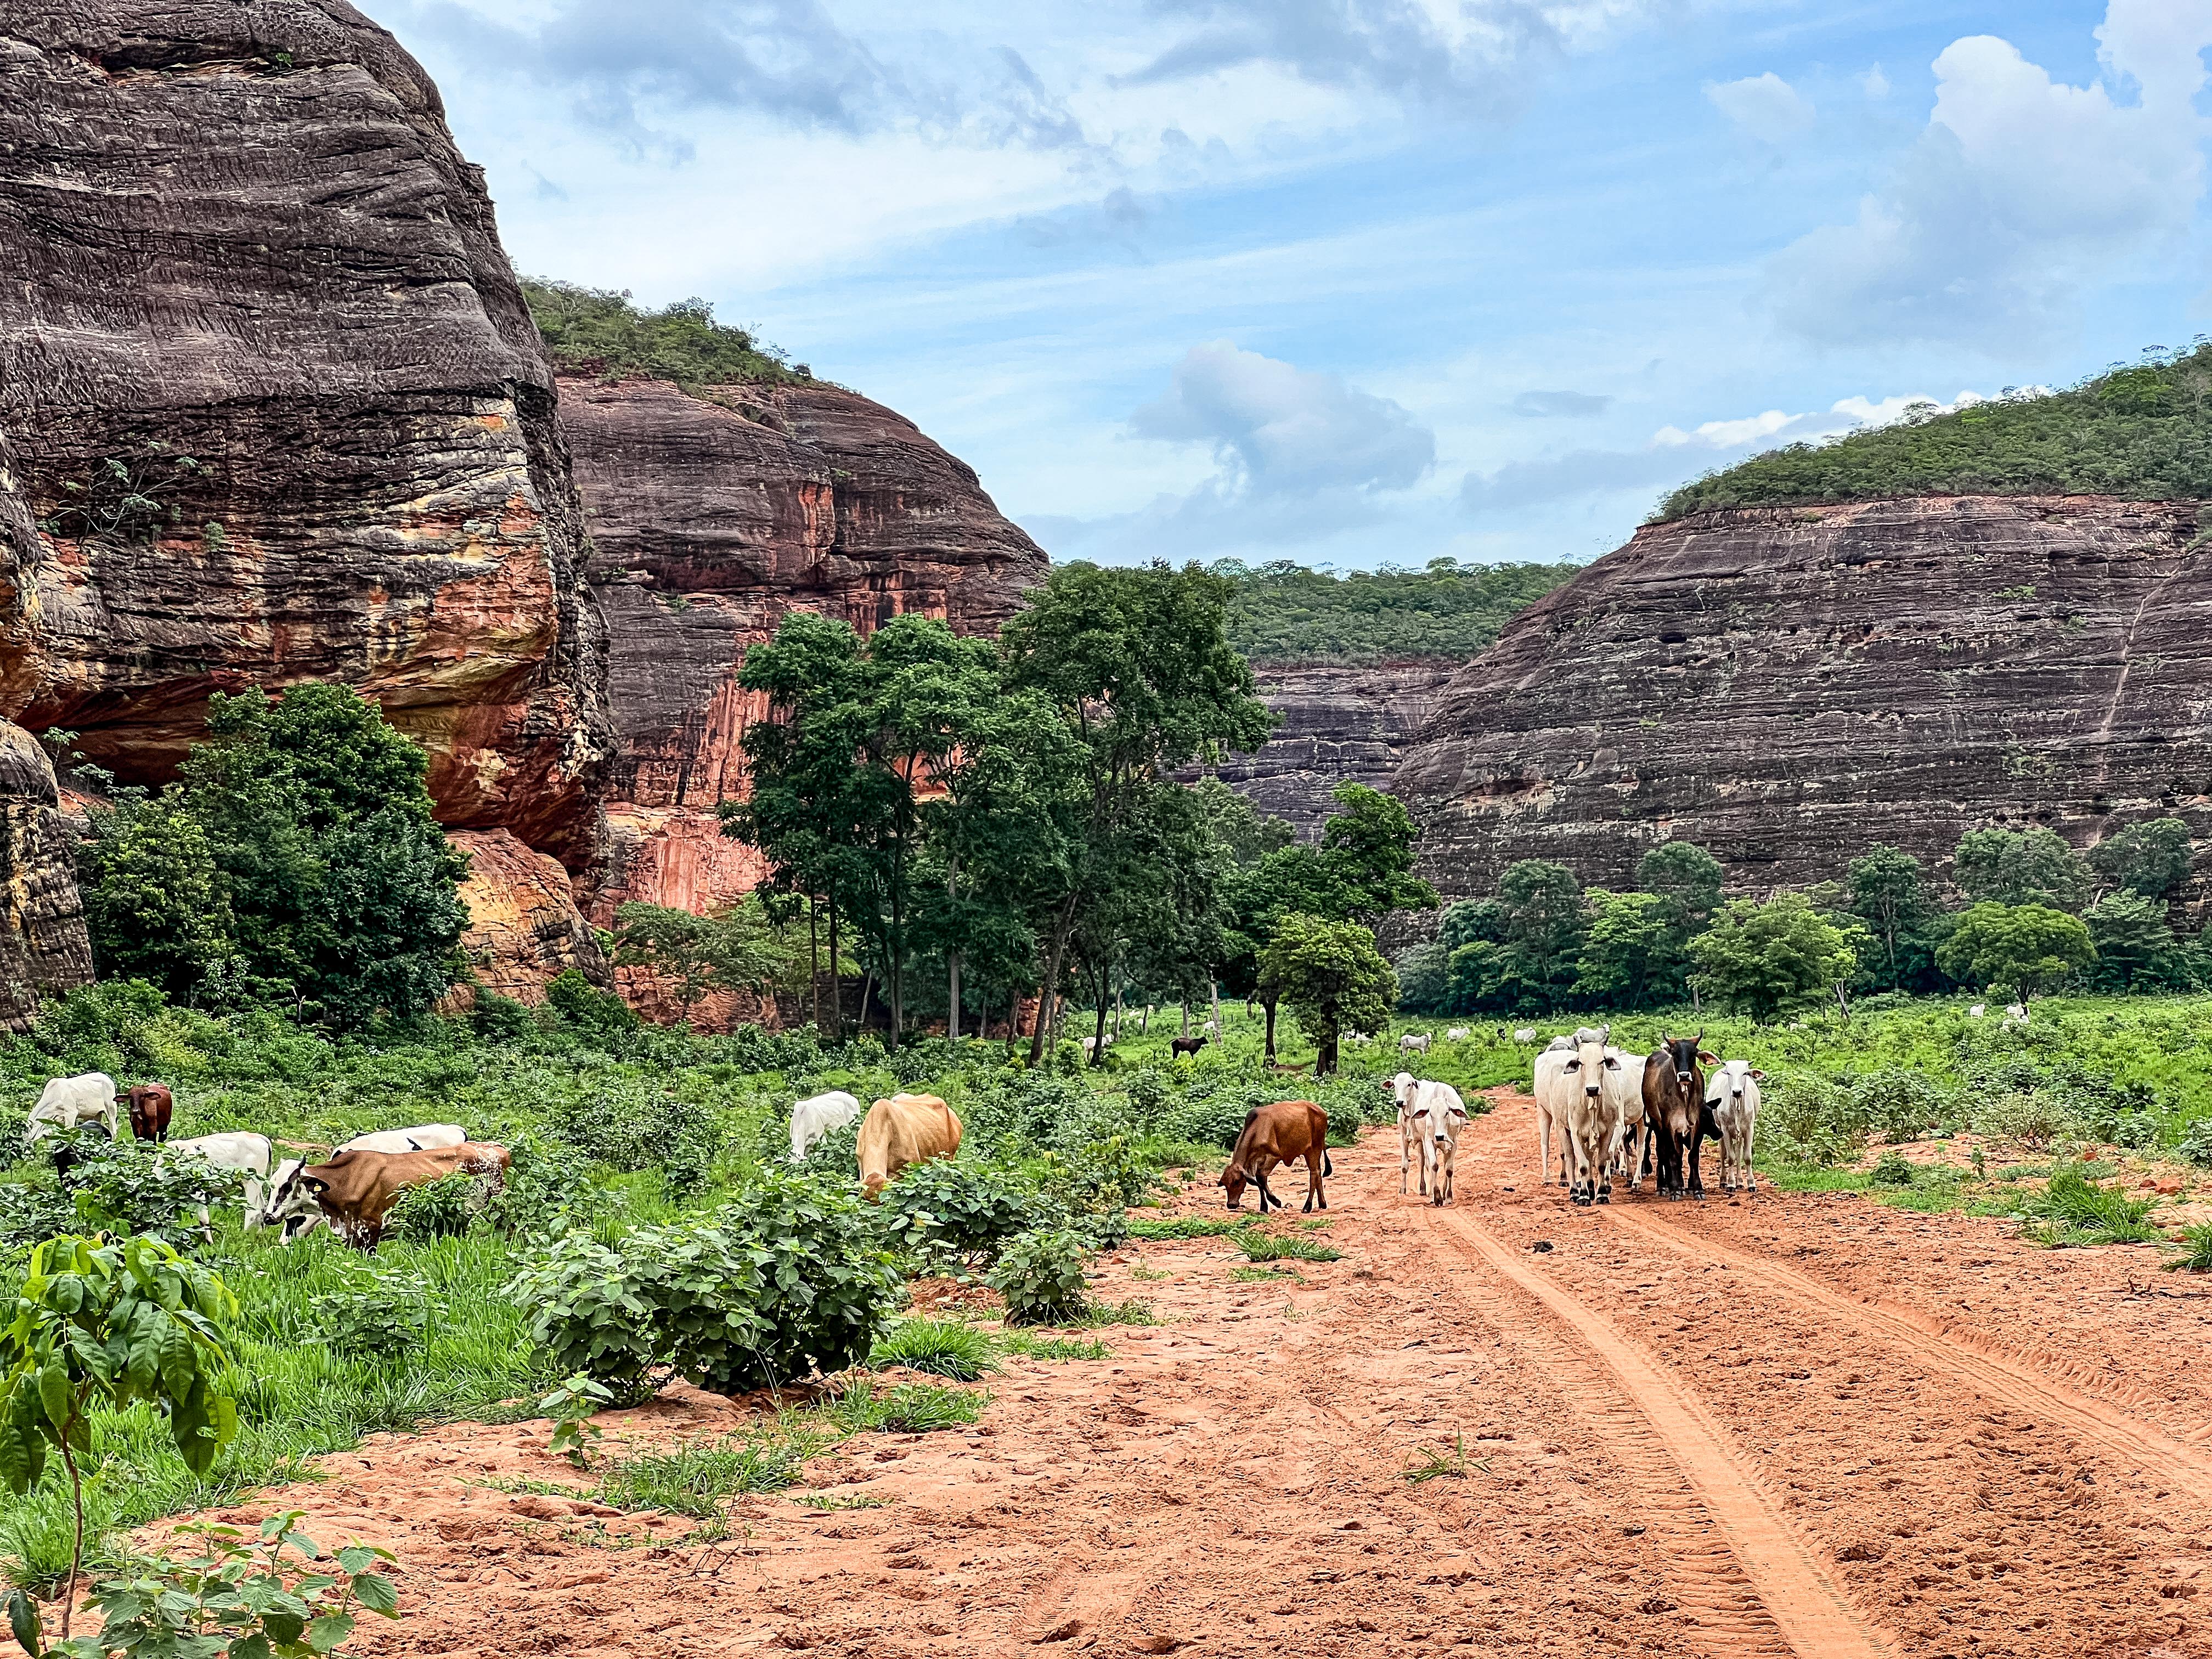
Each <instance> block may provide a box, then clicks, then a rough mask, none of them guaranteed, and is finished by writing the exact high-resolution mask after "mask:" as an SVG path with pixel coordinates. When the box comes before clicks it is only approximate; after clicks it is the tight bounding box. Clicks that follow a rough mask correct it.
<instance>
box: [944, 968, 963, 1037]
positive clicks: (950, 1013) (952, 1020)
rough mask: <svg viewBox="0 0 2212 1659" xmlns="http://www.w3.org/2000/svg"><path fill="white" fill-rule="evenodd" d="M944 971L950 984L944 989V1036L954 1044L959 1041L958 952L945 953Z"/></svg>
mask: <svg viewBox="0 0 2212 1659" xmlns="http://www.w3.org/2000/svg"><path fill="white" fill-rule="evenodd" d="M945 970H946V974H947V975H948V977H949V978H950V979H951V985H949V986H948V987H946V994H945V1036H948V1037H950V1038H951V1040H952V1041H953V1042H959V1041H960V952H959V951H946V952H945Z"/></svg>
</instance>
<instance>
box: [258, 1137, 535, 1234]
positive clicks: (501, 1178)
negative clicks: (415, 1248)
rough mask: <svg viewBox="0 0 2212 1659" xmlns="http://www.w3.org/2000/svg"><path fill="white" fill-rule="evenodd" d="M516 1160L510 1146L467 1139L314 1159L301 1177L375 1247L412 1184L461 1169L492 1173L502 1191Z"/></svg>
mask: <svg viewBox="0 0 2212 1659" xmlns="http://www.w3.org/2000/svg"><path fill="white" fill-rule="evenodd" d="M513 1161H514V1160H513V1158H511V1157H509V1156H508V1154H507V1148H506V1147H504V1146H493V1145H491V1144H490V1143H489V1141H482V1140H465V1141H463V1142H462V1143H461V1144H460V1145H459V1146H438V1147H432V1148H429V1149H428V1150H426V1151H422V1152H360V1151H354V1152H339V1153H337V1154H336V1155H335V1156H334V1157H332V1158H331V1161H330V1162H329V1163H327V1164H308V1165H307V1167H306V1168H305V1169H303V1170H300V1171H299V1173H298V1175H297V1176H296V1177H295V1179H296V1181H297V1182H298V1184H299V1189H300V1190H301V1192H302V1193H304V1194H307V1196H308V1197H310V1198H312V1199H313V1200H314V1201H315V1204H316V1206H317V1207H319V1209H320V1210H321V1211H322V1212H323V1214H324V1215H325V1217H326V1218H328V1219H329V1221H330V1224H331V1227H332V1228H334V1229H335V1230H336V1231H337V1235H338V1237H341V1238H343V1239H344V1240H345V1242H346V1243H349V1244H351V1245H354V1246H356V1247H357V1248H359V1249H364V1250H372V1249H375V1248H376V1242H377V1240H378V1239H379V1238H380V1237H382V1236H383V1233H384V1218H385V1217H386V1215H388V1214H389V1213H390V1212H391V1210H392V1204H393V1203H394V1202H395V1201H396V1200H398V1197H399V1194H402V1193H403V1192H404V1191H406V1190H407V1188H410V1187H420V1186H422V1185H423V1184H424V1183H426V1182H432V1181H436V1180H438V1179H439V1178H440V1177H441V1176H449V1175H452V1174H453V1172H454V1171H455V1170H461V1171H463V1172H465V1173H466V1174H469V1175H476V1176H489V1177H490V1185H491V1189H492V1190H493V1191H494V1192H497V1191H498V1190H499V1189H500V1188H502V1187H504V1186H505V1185H506V1184H507V1166H508V1165H509V1164H512V1163H513Z"/></svg>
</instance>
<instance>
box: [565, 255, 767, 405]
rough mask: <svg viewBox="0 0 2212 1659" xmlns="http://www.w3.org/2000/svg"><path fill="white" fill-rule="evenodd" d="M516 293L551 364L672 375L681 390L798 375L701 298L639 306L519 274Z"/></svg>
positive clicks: (619, 375) (613, 375)
mask: <svg viewBox="0 0 2212 1659" xmlns="http://www.w3.org/2000/svg"><path fill="white" fill-rule="evenodd" d="M522 295H523V298H525V299H526V300H527V301H529V302H530V314H531V316H532V318H534V319H536V320H537V323H538V333H539V334H541V335H543V336H544V340H545V349H546V351H547V353H548V355H550V356H551V357H552V359H553V362H554V365H555V367H556V368H566V369H573V370H575V371H577V372H579V373H582V374H599V375H603V376H605V378H606V379H608V380H626V379H629V377H631V376H633V375H649V376H651V377H653V379H655V380H673V381H675V382H676V383H677V384H678V386H683V387H684V389H685V390H686V391H689V390H690V389H691V388H693V387H695V386H727V385H729V384H731V383H732V382H734V381H762V380H807V379H811V376H809V375H807V374H804V373H802V372H801V371H799V370H798V369H794V368H792V367H791V366H790V365H789V364H787V362H785V361H784V358H783V354H782V353H781V352H780V351H778V350H777V349H775V347H774V346H769V345H763V344H762V343H760V342H759V341H758V340H757V339H755V338H754V337H753V336H752V335H751V334H750V332H749V331H746V330H744V329H742V328H732V327H731V326H730V325H728V324H726V323H718V322H716V321H715V320H714V307H712V306H711V305H709V304H708V303H707V301H704V300H678V301H677V302H676V303H675V304H674V305H671V306H664V307H661V309H659V311H645V310H641V309H640V308H639V307H637V306H636V305H635V304H633V303H632V302H631V301H630V297H629V295H628V294H626V293H625V294H616V293H612V292H610V291H609V290H607V289H592V288H579V287H578V286H577V285H576V284H575V283H554V282H542V281H539V280H537V279H536V278H532V277H527V276H526V277H525V278H523V281H522Z"/></svg>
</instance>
